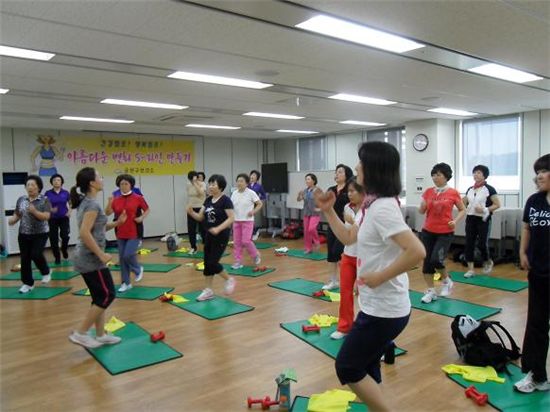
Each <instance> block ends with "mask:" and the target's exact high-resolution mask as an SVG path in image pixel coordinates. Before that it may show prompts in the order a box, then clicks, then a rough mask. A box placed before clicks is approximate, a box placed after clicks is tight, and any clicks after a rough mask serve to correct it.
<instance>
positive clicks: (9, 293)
mask: <svg viewBox="0 0 550 412" xmlns="http://www.w3.org/2000/svg"><path fill="white" fill-rule="evenodd" d="M19 288H20V286H11V287H3V286H2V287H0V299H30V300H36V299H38V300H46V299H50V298H53V297H54V296H57V295H61V294H62V293H65V292H66V291H68V290H71V288H54V287H48V286H41V287H38V286H35V287H34V289H33V290H31V291H30V292H29V293H19Z"/></svg>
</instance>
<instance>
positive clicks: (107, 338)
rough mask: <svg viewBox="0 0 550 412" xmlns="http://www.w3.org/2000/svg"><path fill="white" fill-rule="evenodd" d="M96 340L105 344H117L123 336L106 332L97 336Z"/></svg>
mask: <svg viewBox="0 0 550 412" xmlns="http://www.w3.org/2000/svg"><path fill="white" fill-rule="evenodd" d="M95 340H96V341H98V342H100V343H103V344H105V345H116V344H117V343H120V341H121V340H122V338H121V337H118V336H115V335H111V334H109V333H106V334H104V335H103V336H96V338H95Z"/></svg>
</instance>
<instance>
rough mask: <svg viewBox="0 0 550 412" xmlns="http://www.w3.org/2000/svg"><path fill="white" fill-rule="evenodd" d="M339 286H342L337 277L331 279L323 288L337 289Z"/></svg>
mask: <svg viewBox="0 0 550 412" xmlns="http://www.w3.org/2000/svg"><path fill="white" fill-rule="evenodd" d="M338 287H340V283H339V282H338V281H337V280H335V279H331V280H330V282H328V283H327V284H325V285H323V287H322V288H321V289H322V290H332V289H336V288H338Z"/></svg>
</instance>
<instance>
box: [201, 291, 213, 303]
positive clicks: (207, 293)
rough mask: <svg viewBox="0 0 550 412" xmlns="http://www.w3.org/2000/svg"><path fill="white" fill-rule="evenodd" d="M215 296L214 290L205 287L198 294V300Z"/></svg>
mask: <svg viewBox="0 0 550 412" xmlns="http://www.w3.org/2000/svg"><path fill="white" fill-rule="evenodd" d="M213 298H214V292H213V291H212V289H210V288H206V289H204V290H203V291H202V292H201V294H200V295H199V296H197V301H199V302H202V301H204V300H209V299H213Z"/></svg>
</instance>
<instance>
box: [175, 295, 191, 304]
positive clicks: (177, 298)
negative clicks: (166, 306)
mask: <svg viewBox="0 0 550 412" xmlns="http://www.w3.org/2000/svg"><path fill="white" fill-rule="evenodd" d="M172 302H174V303H185V302H189V299H185V298H184V297H183V296H180V295H172Z"/></svg>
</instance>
